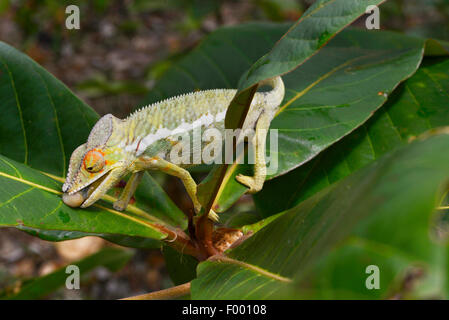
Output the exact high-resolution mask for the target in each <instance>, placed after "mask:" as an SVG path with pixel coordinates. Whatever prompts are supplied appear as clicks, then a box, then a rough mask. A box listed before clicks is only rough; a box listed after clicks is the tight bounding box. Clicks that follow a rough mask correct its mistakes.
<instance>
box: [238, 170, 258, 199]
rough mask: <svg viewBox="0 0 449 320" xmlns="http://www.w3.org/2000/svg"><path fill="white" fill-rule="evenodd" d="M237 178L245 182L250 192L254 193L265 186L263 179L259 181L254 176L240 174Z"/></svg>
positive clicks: (242, 182)
mask: <svg viewBox="0 0 449 320" xmlns="http://www.w3.org/2000/svg"><path fill="white" fill-rule="evenodd" d="M235 179H236V180H237V181H238V182H240V183H241V184H243V185H244V186H246V187H248V188H249V189H248V191H247V192H248V193H251V194H254V193H257V192H259V191H260V190H261V189H262V187H263V182H264V181H263V180H261V181H258V180H256V179H254V177H250V176H245V175H243V174H238V175H237V176H236V177H235Z"/></svg>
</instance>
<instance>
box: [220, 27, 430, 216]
mask: <svg viewBox="0 0 449 320" xmlns="http://www.w3.org/2000/svg"><path fill="white" fill-rule="evenodd" d="M424 45H425V43H424V41H423V40H420V39H415V38H408V37H404V36H401V35H399V34H395V33H390V32H367V31H362V30H348V31H344V32H342V33H341V34H340V35H339V36H337V37H336V38H335V39H333V40H332V41H331V42H330V43H329V44H328V45H327V46H326V47H325V48H324V49H323V50H322V51H320V52H319V53H318V54H317V55H315V56H314V57H312V58H311V59H310V60H309V61H307V62H306V63H305V64H304V65H303V66H302V67H301V68H299V69H298V70H295V71H294V72H291V73H289V74H287V75H285V76H284V77H283V78H284V81H285V84H286V88H287V91H286V96H285V98H284V101H283V103H282V104H281V108H280V111H279V113H278V114H277V116H276V117H275V118H274V119H273V122H272V123H271V127H270V128H271V129H277V130H278V136H279V138H278V151H277V152H271V154H270V155H269V156H270V157H274V158H275V159H276V158H277V160H278V164H277V170H275V172H274V173H273V172H272V173H271V174H270V175H269V177H268V179H270V178H273V177H276V176H278V175H280V174H284V173H286V172H288V171H290V170H292V169H293V168H296V167H298V166H300V165H302V164H304V163H305V162H307V161H309V160H310V159H312V158H313V157H315V156H316V155H317V154H319V153H320V152H321V151H322V150H324V149H325V148H327V147H328V146H330V145H332V144H333V143H335V142H337V141H338V140H340V139H341V138H343V137H344V136H345V135H347V134H349V133H350V132H351V131H353V130H355V129H356V128H357V127H358V126H360V125H361V124H363V123H364V122H365V121H366V120H367V119H369V118H370V117H371V116H372V115H373V113H374V112H375V111H376V110H377V109H378V108H379V107H380V106H382V105H383V104H384V103H385V102H386V101H387V99H388V96H389V95H390V94H391V93H392V92H393V90H394V89H395V88H396V86H397V85H398V84H399V83H400V82H401V81H403V80H405V79H407V78H408V77H410V76H411V75H412V74H413V73H414V72H415V71H416V69H417V68H418V66H419V64H420V62H421V59H422V56H423V52H424ZM267 146H268V148H269V143H268V144H267ZM239 173H244V174H248V173H251V171H250V170H248V166H246V167H245V166H239V165H233V166H231V167H230V170H228V173H227V176H226V178H225V180H224V185H223V186H222V188H221V190H220V194H219V195H220V197H219V200H218V202H217V204H216V207H215V209H216V210H217V211H223V210H226V209H227V208H228V207H229V206H230V205H231V204H233V203H234V202H235V201H236V200H237V199H238V198H239V197H240V196H241V195H242V194H243V192H245V190H246V189H245V187H243V186H242V185H240V184H239V183H238V182H237V181H236V180H235V176H236V175H237V174H239Z"/></svg>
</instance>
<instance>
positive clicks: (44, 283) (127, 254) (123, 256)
mask: <svg viewBox="0 0 449 320" xmlns="http://www.w3.org/2000/svg"><path fill="white" fill-rule="evenodd" d="M132 256H133V251H132V250H124V249H118V248H105V249H102V250H101V251H99V252H97V253H95V254H93V255H91V256H88V257H87V258H84V259H82V260H80V261H75V262H73V263H71V264H72V265H75V266H77V267H78V268H79V271H80V275H81V276H85V275H86V274H87V273H88V272H89V271H91V270H93V269H94V268H96V267H99V266H103V267H106V268H107V269H109V270H111V271H118V270H120V269H121V268H122V267H123V266H124V265H125V264H126V263H127V262H128V261H129V259H130V258H131V257H132ZM68 276H69V274H67V273H66V268H65V267H63V268H60V269H58V270H56V271H54V272H52V273H50V274H47V275H45V276H42V277H39V278H36V279H33V280H30V281H28V282H26V283H25V284H24V285H23V287H22V288H20V291H19V292H18V293H14V294H11V295H6V296H4V297H1V298H0V299H7V300H31V299H39V298H43V297H45V296H46V295H48V294H50V293H52V292H53V291H55V290H56V289H58V288H59V287H62V286H63V285H64V284H65V283H66V279H67V277H68Z"/></svg>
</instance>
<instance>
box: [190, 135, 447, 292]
mask: <svg viewBox="0 0 449 320" xmlns="http://www.w3.org/2000/svg"><path fill="white" fill-rule="evenodd" d="M445 132H446V133H447V132H448V129H447V128H446V129H445ZM446 150H449V135H448V134H440V135H436V136H431V137H430V138H427V139H424V140H417V141H414V142H412V143H411V144H409V145H406V146H403V147H400V148H398V149H396V150H394V151H393V152H390V153H388V154H386V155H384V156H382V157H381V158H380V159H378V160H377V161H375V162H374V163H372V164H371V165H369V166H368V167H366V168H365V169H362V170H359V171H357V172H355V173H353V174H352V175H351V176H349V177H348V178H346V179H345V180H343V181H341V182H339V183H336V184H333V185H331V186H329V187H328V188H326V189H324V190H322V191H321V192H319V193H317V194H315V195H314V196H312V197H311V198H309V199H307V200H306V201H304V202H302V203H301V204H299V205H298V206H296V207H294V208H292V209H291V210H289V211H286V212H285V213H283V214H280V215H279V216H278V217H277V218H276V219H274V220H273V221H272V222H271V223H269V224H268V225H266V226H265V227H263V228H262V229H261V230H259V231H258V232H256V233H255V234H254V235H253V236H252V237H250V238H249V239H248V240H246V241H245V242H243V244H241V245H240V246H239V247H237V248H235V249H233V250H230V251H228V252H227V253H226V257H225V258H222V259H220V258H217V259H215V260H212V261H206V262H202V263H200V265H199V266H198V278H197V279H196V280H194V281H193V282H192V298H194V299H226V298H231V297H232V298H233V299H246V298H248V299H262V298H280V297H281V298H334V299H345V298H359V299H361V298H388V297H392V296H393V295H395V294H397V293H402V292H401V289H400V288H401V286H402V285H403V284H404V281H406V279H407V274H408V270H410V268H420V269H421V270H422V272H423V274H422V276H421V278H419V279H418V280H417V281H416V283H414V284H415V286H414V287H413V290H411V291H410V292H408V293H407V294H408V296H410V297H427V298H429V297H445V298H447V297H448V296H449V292H448V291H447V285H446V283H445V281H446V280H443V279H447V268H446V262H447V257H448V256H447V253H448V248H447V246H446V245H443V244H441V243H440V242H439V241H437V240H438V239H437V236H436V234H435V232H434V229H433V228H432V227H433V226H434V220H433V219H432V218H433V217H434V215H433V213H434V210H435V207H436V206H437V203H438V201H439V199H440V198H441V195H442V192H443V191H444V190H445V188H446V187H447V183H448V181H449V180H448V178H449V152H447V151H446ZM443 188H444V189H443ZM432 221H433V222H432ZM220 260H221V261H220ZM369 265H376V266H378V267H379V269H380V272H381V274H380V279H381V285H380V289H379V290H368V289H367V288H366V286H365V280H366V278H367V277H368V274H366V272H365V270H366V267H367V266H369ZM438 279H440V281H436V280H438ZM429 283H432V284H433V286H428V285H429ZM429 288H432V290H429Z"/></svg>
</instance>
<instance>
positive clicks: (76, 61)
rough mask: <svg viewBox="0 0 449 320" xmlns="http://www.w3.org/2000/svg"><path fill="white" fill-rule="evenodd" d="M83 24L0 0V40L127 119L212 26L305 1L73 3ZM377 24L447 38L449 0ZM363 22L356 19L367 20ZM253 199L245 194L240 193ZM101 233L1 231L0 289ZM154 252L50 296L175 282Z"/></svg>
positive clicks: (386, 10) (56, 4)
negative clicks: (47, 235) (68, 24)
mask: <svg viewBox="0 0 449 320" xmlns="http://www.w3.org/2000/svg"><path fill="white" fill-rule="evenodd" d="M78 2H79V3H80V4H79V6H80V10H81V14H80V17H81V29H80V30H67V29H66V28H65V19H66V16H67V15H66V14H65V8H66V6H67V5H69V4H74V3H75V4H76V2H74V1H67V0H64V1H61V0H45V1H37V0H36V1H30V0H29V1H20V0H15V1H5V0H0V40H1V41H4V42H7V43H9V44H11V45H13V46H14V47H16V48H18V49H20V50H21V51H23V52H25V53H26V54H27V55H29V56H30V57H31V58H33V59H34V60H36V61H37V62H38V63H40V64H41V65H43V66H44V67H45V68H46V69H47V70H49V71H50V72H51V73H53V74H54V75H55V76H56V78H58V79H59V80H61V81H62V82H64V83H65V84H66V85H67V86H68V87H69V88H70V89H72V90H73V91H74V92H75V93H76V94H77V95H78V96H79V97H80V98H82V99H83V100H84V101H85V102H86V103H87V104H89V105H90V106H92V107H93V108H94V109H95V110H96V111H97V112H98V113H99V114H100V115H103V114H106V113H113V114H114V115H116V116H117V117H122V118H123V117H125V116H126V115H127V114H129V113H130V112H131V111H132V110H133V109H135V108H136V106H138V105H139V102H140V101H142V99H143V97H144V96H145V94H146V93H147V92H148V91H149V90H151V87H152V86H153V85H154V83H155V82H156V81H157V79H158V78H159V77H160V76H161V75H162V74H163V73H164V71H165V70H167V68H169V67H170V65H171V64H172V63H174V62H175V61H176V60H178V59H179V58H182V56H183V55H185V54H186V53H187V52H189V50H190V49H192V48H193V47H195V46H196V45H197V44H198V42H199V41H201V39H202V38H203V37H204V36H205V35H207V34H208V33H210V32H212V31H214V30H215V29H216V28H218V27H221V26H224V25H233V24H238V23H242V22H246V21H255V20H257V21H295V20H297V19H298V18H299V17H300V16H301V15H302V13H303V12H304V10H306V9H307V7H308V6H309V5H310V4H311V3H312V2H313V1H307V0H303V1H300V0H253V1H232V0H223V1H209V0H154V1H144V0H134V1H130V0H128V1H116V0H94V1H83V2H81V1H78ZM381 17H382V19H381V27H382V29H390V30H398V31H402V32H406V33H410V34H415V35H420V36H425V37H436V38H440V39H445V40H449V0H390V1H387V3H386V4H385V5H383V6H382V7H381ZM363 21H364V20H359V21H358V22H357V23H356V24H357V25H360V26H363ZM158 179H159V180H160V182H161V183H162V184H163V185H164V187H165V189H166V190H167V192H168V193H169V195H170V196H172V198H173V199H174V201H175V202H176V203H177V204H178V205H180V206H181V207H184V206H185V203H187V202H189V199H187V198H186V197H185V192H184V190H183V187H182V185H181V184H180V183H179V181H177V180H172V179H169V178H167V177H159V178H158ZM242 202H243V203H245V202H246V203H248V202H250V198H249V197H245V198H243V199H242ZM105 245H110V244H108V243H106V241H104V240H102V239H99V238H95V237H87V238H83V239H81V240H74V241H67V242H61V243H57V244H53V243H51V242H46V241H43V240H39V239H37V238H34V237H31V236H29V235H27V234H25V233H22V232H20V231H17V230H15V229H2V230H0V291H1V290H2V289H4V288H8V289H9V290H10V289H11V288H14V287H18V286H20V283H21V282H22V280H23V279H29V278H32V277H36V276H41V275H44V274H47V273H49V272H52V271H54V270H55V269H56V268H58V267H61V266H63V265H65V264H67V263H70V262H72V261H75V260H78V259H79V258H81V257H83V256H86V255H88V254H91V253H93V252H95V251H97V250H99V249H100V248H101V247H103V246H105ZM171 285H172V283H171V280H170V279H169V278H168V275H167V271H166V268H165V265H164V259H163V256H162V255H161V253H160V250H142V249H139V250H136V254H135V255H134V257H133V258H132V260H131V262H130V263H128V264H127V266H126V267H125V268H124V269H122V270H121V271H119V272H117V273H114V274H113V273H111V272H109V271H107V270H106V269H104V268H98V269H96V270H95V271H93V272H92V273H91V274H90V276H89V280H88V281H87V283H84V282H83V285H82V288H81V290H63V289H61V290H59V291H58V292H56V293H54V294H52V295H51V296H50V297H49V298H57V299H81V298H82V299H116V298H122V297H126V296H131V295H136V294H140V293H144V292H149V291H154V290H160V289H163V288H166V287H169V286H171Z"/></svg>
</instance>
